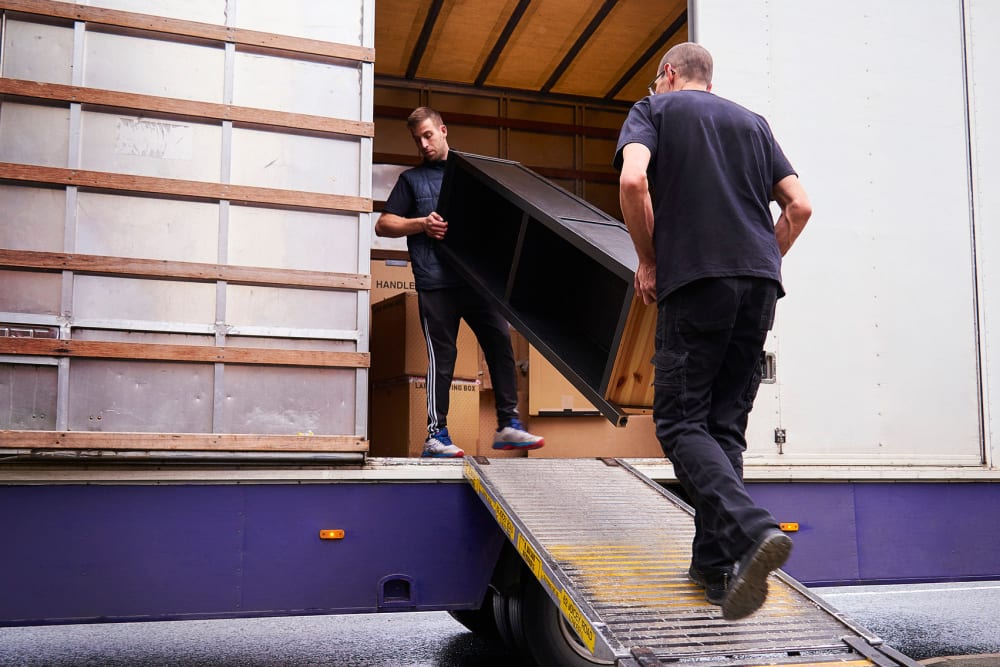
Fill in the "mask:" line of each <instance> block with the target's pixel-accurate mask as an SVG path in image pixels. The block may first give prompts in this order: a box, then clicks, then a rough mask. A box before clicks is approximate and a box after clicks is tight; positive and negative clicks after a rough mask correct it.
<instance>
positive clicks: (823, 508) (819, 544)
mask: <svg viewBox="0 0 1000 667" xmlns="http://www.w3.org/2000/svg"><path fill="white" fill-rule="evenodd" d="M748 489H749V491H750V494H751V495H752V496H753V497H754V499H755V500H756V501H757V502H758V503H760V504H761V505H763V506H764V507H767V508H768V509H769V510H771V513H772V514H774V516H775V518H776V519H777V520H778V521H795V522H798V523H799V524H800V529H799V532H798V533H795V534H793V535H792V539H793V540H794V541H795V549H794V550H793V551H792V557H791V558H790V559H789V562H788V564H787V565H786V566H785V570H786V571H787V572H788V573H789V574H791V575H792V576H793V577H795V578H796V579H798V580H799V581H801V582H803V583H805V584H809V585H823V584H830V585H833V584H836V585H843V584H853V583H901V582H919V581H945V580H949V581H958V580H972V579H1000V483H990V482H953V483H918V482H888V483H867V482H866V483H820V484H807V483H793V484H771V483H767V484H764V483H756V484H749V485H748Z"/></svg>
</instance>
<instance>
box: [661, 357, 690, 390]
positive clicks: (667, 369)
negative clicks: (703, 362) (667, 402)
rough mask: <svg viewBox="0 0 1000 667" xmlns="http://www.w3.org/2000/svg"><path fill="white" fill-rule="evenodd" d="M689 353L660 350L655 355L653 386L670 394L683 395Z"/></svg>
mask: <svg viewBox="0 0 1000 667" xmlns="http://www.w3.org/2000/svg"><path fill="white" fill-rule="evenodd" d="M687 358H688V355H687V352H682V353H677V352H672V351H670V350H659V351H657V353H656V354H655V355H653V370H654V372H653V384H654V385H656V387H657V389H660V390H662V391H664V392H668V393H670V394H677V395H679V394H681V393H683V391H684V387H685V385H686V382H685V378H686V372H685V364H686V362H687Z"/></svg>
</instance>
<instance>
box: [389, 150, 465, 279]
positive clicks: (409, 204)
mask: <svg viewBox="0 0 1000 667" xmlns="http://www.w3.org/2000/svg"><path fill="white" fill-rule="evenodd" d="M446 165H447V161H446V160H436V161H433V162H423V163H422V164H420V165H419V166H417V167H414V168H413V169H407V170H406V171H404V172H403V173H402V174H400V175H399V180H398V181H396V185H395V186H394V187H393V188H392V192H390V193H389V198H388V199H387V200H386V202H385V208H384V209H383V212H384V213H392V214H394V215H398V216H400V217H403V218H422V217H424V216H427V215H430V214H431V213H432V212H433V211H435V210H437V203H438V196H439V195H440V194H441V181H442V180H444V168H445V166H446ZM438 243H440V241H437V240H435V239H432V238H431V237H429V236H427V234H425V233H424V232H419V233H417V234H410V235H409V236H407V237H406V247H407V248H408V249H409V251H410V261H412V262H413V281H414V282H415V283H416V286H417V289H418V290H420V291H426V290H434V289H441V288H442V287H454V286H456V285H461V284H462V281H461V279H460V278H459V277H458V275H457V274H456V273H455V272H454V271H453V270H452V269H451V267H449V266H448V265H447V264H444V263H442V262H441V259H440V258H439V257H438V253H437V245H438Z"/></svg>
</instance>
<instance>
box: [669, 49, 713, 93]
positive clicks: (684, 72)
mask: <svg viewBox="0 0 1000 667" xmlns="http://www.w3.org/2000/svg"><path fill="white" fill-rule="evenodd" d="M667 63H670V66H671V67H673V68H674V69H675V70H677V73H678V74H679V75H680V76H681V78H684V79H688V80H690V81H699V82H701V83H704V84H711V83H712V54H711V53H709V52H708V49H706V48H705V47H704V46H701V45H700V44H695V43H694V42H684V43H683V44H678V45H676V46H674V47H672V48H671V49H670V50H669V51H667V52H666V53H665V54H663V58H661V59H660V69H659V70H657V73H659V72H662V71H663V66H664V65H666V64H667Z"/></svg>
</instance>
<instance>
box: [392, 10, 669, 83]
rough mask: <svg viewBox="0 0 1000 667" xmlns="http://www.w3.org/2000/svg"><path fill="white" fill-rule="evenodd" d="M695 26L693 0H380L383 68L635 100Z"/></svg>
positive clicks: (413, 77) (399, 74)
mask: <svg viewBox="0 0 1000 667" xmlns="http://www.w3.org/2000/svg"><path fill="white" fill-rule="evenodd" d="M687 27H688V26H687V2H686V0H534V1H532V0H378V2H376V3H375V74H376V76H377V77H380V78H383V79H399V80H408V81H414V82H425V83H429V84H434V83H449V84H460V85H470V86H475V87H479V88H492V89H503V90H511V91H525V92H530V93H536V94H537V93H541V94H555V95H570V96H574V97H584V98H590V99H593V100H595V101H597V100H600V101H601V102H604V103H608V102H627V103H632V102H634V101H635V100H637V99H639V98H641V97H643V96H645V95H646V94H647V93H646V85H647V84H648V83H649V81H650V79H652V78H653V76H655V73H656V66H657V64H658V63H659V59H660V57H661V56H662V55H663V53H664V52H665V51H666V50H667V49H668V48H670V47H671V46H673V45H674V44H676V43H679V42H683V41H686V40H687V34H688V30H687Z"/></svg>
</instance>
